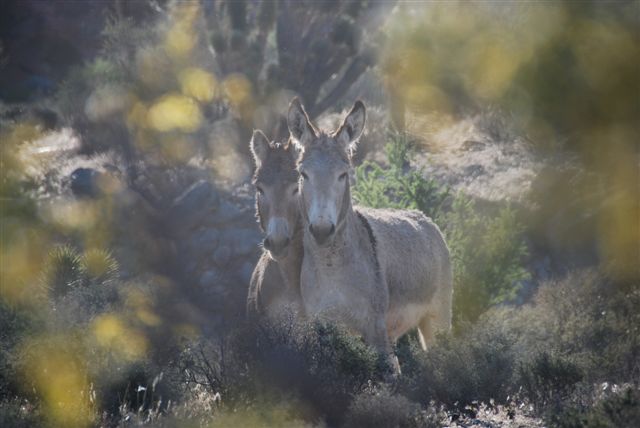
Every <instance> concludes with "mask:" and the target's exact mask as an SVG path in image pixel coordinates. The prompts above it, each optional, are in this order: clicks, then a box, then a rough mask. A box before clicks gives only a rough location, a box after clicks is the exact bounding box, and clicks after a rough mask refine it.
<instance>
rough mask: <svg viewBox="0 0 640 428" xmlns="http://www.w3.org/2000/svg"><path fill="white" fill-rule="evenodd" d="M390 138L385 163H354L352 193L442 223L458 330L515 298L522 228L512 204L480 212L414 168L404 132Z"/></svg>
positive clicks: (362, 201) (519, 275)
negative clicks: (411, 210) (452, 270)
mask: <svg viewBox="0 0 640 428" xmlns="http://www.w3.org/2000/svg"><path fill="white" fill-rule="evenodd" d="M390 138H391V142H390V143H389V144H387V146H386V155H387V159H388V165H387V166H380V165H378V164H376V163H373V162H365V163H364V164H362V165H361V166H359V167H357V168H356V184H355V186H354V190H353V195H354V198H355V200H356V201H357V202H358V203H360V204H363V205H367V206H371V207H374V208H404V209H418V210H420V211H422V212H424V213H425V214H426V215H427V216H429V217H431V218H433V219H434V220H435V222H436V223H437V224H438V225H439V226H440V227H441V229H442V230H443V232H444V234H445V236H446V239H447V244H448V245H449V248H450V249H451V256H452V259H453V267H454V301H453V317H454V326H455V327H456V328H458V329H459V328H460V327H461V326H462V325H463V324H464V323H465V322H474V321H476V320H477V319H478V317H479V316H480V315H481V314H482V313H483V312H484V311H486V310H487V309H488V308H489V307H490V306H492V305H495V304H498V303H502V302H505V301H509V300H512V299H513V298H514V297H515V296H516V294H517V292H518V290H519V288H520V283H521V281H523V280H525V279H527V278H528V277H529V274H528V272H527V271H526V269H525V268H524V266H523V261H524V258H525V257H526V255H527V249H526V246H525V244H524V241H523V238H522V236H521V235H522V232H523V227H522V225H521V224H520V223H519V221H518V219H517V217H516V213H515V211H514V210H513V209H511V208H510V207H508V206H507V207H504V208H501V209H500V210H499V211H498V213H497V214H496V215H493V214H492V213H484V212H481V211H480V210H479V209H478V207H477V205H476V203H475V202H474V201H473V200H472V199H470V198H469V197H466V196H464V195H462V194H459V195H457V196H455V197H452V195H450V192H449V190H448V189H447V188H446V187H445V186H443V185H441V184H439V183H437V182H436V181H435V180H433V179H429V178H425V177H424V173H423V172H422V171H421V170H419V169H415V168H412V167H410V161H411V159H412V149H411V145H410V141H409V140H408V139H407V137H406V136H404V135H402V134H391V137H390Z"/></svg>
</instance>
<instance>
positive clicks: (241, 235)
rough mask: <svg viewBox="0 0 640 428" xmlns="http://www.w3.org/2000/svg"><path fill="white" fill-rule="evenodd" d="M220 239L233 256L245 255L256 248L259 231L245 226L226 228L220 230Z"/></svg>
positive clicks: (258, 241) (258, 240)
mask: <svg viewBox="0 0 640 428" xmlns="http://www.w3.org/2000/svg"><path fill="white" fill-rule="evenodd" d="M220 240H221V241H222V242H225V243H226V244H227V245H228V246H229V247H230V248H231V251H232V253H233V255H234V256H246V255H249V254H251V253H252V252H253V251H256V250H257V248H258V244H259V243H260V232H258V231H257V230H256V229H247V228H237V229H228V230H225V231H223V232H222V235H221V239H220Z"/></svg>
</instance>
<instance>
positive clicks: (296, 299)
mask: <svg viewBox="0 0 640 428" xmlns="http://www.w3.org/2000/svg"><path fill="white" fill-rule="evenodd" d="M250 145H251V153H252V154H253V157H254V160H255V164H256V170H255V174H254V176H253V184H254V186H255V189H256V216H257V217H258V221H259V223H260V228H261V229H262V231H263V232H264V234H265V238H264V241H263V251H262V255H261V257H260V260H259V261H258V264H257V265H256V267H255V269H254V271H253V275H252V276H251V283H250V286H249V296H248V298H247V315H248V316H249V318H250V319H255V318H256V317H257V316H262V315H266V316H267V317H277V316H282V315H285V314H290V313H293V314H295V315H296V316H301V315H302V309H303V308H302V300H301V297H300V268H301V266H302V221H301V219H300V212H299V208H298V195H297V193H298V172H297V171H296V164H295V163H296V158H297V151H296V148H295V147H294V146H293V145H292V144H288V143H287V144H281V143H274V142H270V141H269V140H268V139H267V137H266V136H265V135H264V134H263V133H262V132H261V131H254V132H253V137H252V138H251V143H250ZM285 311H286V312H285Z"/></svg>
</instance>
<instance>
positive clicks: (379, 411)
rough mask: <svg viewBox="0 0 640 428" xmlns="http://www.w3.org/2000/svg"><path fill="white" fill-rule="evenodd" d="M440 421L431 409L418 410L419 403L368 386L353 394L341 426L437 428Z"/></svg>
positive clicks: (363, 427)
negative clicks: (366, 389)
mask: <svg viewBox="0 0 640 428" xmlns="http://www.w3.org/2000/svg"><path fill="white" fill-rule="evenodd" d="M441 423H442V421H441V420H439V415H438V414H437V413H435V412H431V413H428V412H424V411H422V409H421V407H420V405H419V404H417V403H414V402H411V401H410V400H409V399H407V398H406V397H404V396H402V395H400V394H394V393H392V392H391V391H389V390H388V389H386V388H382V389H379V390H376V389H372V390H369V391H365V392H363V393H361V394H359V395H357V396H356V397H355V398H354V400H353V402H352V403H351V405H350V406H349V410H348V412H347V415H346V417H345V422H344V426H345V427H354V428H360V427H362V428H367V427H374V426H379V427H398V428H409V427H425V428H427V427H439V426H442V425H441Z"/></svg>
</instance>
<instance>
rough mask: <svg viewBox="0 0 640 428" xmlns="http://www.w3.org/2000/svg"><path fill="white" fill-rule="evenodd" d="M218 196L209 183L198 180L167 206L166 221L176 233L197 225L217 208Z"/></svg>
mask: <svg viewBox="0 0 640 428" xmlns="http://www.w3.org/2000/svg"><path fill="white" fill-rule="evenodd" d="M219 203H220V196H219V195H218V192H217V191H216V189H215V188H214V187H213V185H212V184H211V183H209V182H208V181H205V180H200V181H197V182H196V183H194V184H193V185H191V187H189V188H188V189H187V190H185V191H184V192H183V193H182V194H181V195H180V196H178V197H177V198H176V199H175V200H174V201H173V204H172V206H171V208H169V210H168V212H167V215H166V223H167V226H168V227H169V228H171V229H172V230H173V232H174V233H175V234H176V235H183V234H184V233H185V232H188V231H190V230H193V229H195V228H196V227H198V226H199V225H200V224H201V223H202V222H203V220H204V219H205V218H206V217H207V216H210V215H212V213H213V211H214V210H216V208H218V205H219Z"/></svg>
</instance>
